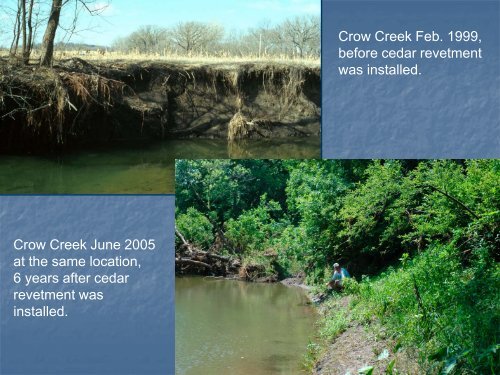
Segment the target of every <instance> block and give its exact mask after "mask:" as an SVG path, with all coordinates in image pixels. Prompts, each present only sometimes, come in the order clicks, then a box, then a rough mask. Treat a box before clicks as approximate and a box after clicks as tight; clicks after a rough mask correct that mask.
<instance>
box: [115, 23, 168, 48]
mask: <svg viewBox="0 0 500 375" xmlns="http://www.w3.org/2000/svg"><path fill="white" fill-rule="evenodd" d="M121 43H122V48H124V49H128V50H136V51H138V52H139V53H154V52H158V51H161V50H163V49H164V48H166V46H167V30H166V29H164V28H162V27H158V26H151V25H148V26H142V27H141V28H139V30H137V31H134V32H133V33H132V34H130V35H129V36H128V37H127V38H126V39H125V40H122V41H121Z"/></svg>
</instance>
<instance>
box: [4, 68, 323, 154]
mask: <svg viewBox="0 0 500 375" xmlns="http://www.w3.org/2000/svg"><path fill="white" fill-rule="evenodd" d="M233 118H234V121H232V124H233V125H234V127H235V128H233V129H232V130H233V131H232V133H231V134H232V135H234V134H236V138H263V137H264V138H273V137H304V136H310V135H317V134H319V121H320V72H319V67H305V66H295V65H277V64H274V65H266V64H262V63H259V64H250V63H248V64H234V63H233V64H230V65H220V64H219V65H181V64H175V65H173V64H167V63H158V62H154V63H153V62H144V63H135V64H132V63H126V62H112V63H111V62H109V63H106V64H94V65H92V64H90V63H88V62H85V61H83V60H80V59H75V58H74V59H70V60H66V61H63V62H60V63H59V64H58V65H56V66H55V67H54V69H43V68H38V67H32V66H28V67H15V66H9V65H8V64H7V63H6V62H5V61H0V121H1V122H0V152H4V153H5V152H46V151H50V150H61V149H62V150H64V149H70V148H73V147H79V146H81V147H86V146H91V145H96V144H109V143H113V142H119V141H123V140H127V141H130V140H137V141H142V142H144V141H149V140H157V139H162V138H186V137H204V138H227V137H228V128H229V123H230V122H231V119H233ZM236 120H237V121H236Z"/></svg>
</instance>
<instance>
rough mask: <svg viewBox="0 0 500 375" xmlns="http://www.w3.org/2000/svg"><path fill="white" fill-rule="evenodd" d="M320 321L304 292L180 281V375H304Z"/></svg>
mask: <svg viewBox="0 0 500 375" xmlns="http://www.w3.org/2000/svg"><path fill="white" fill-rule="evenodd" d="M315 318H316V316H315V312H314V309H313V308H312V307H311V306H309V305H307V299H306V296H305V295H304V292H303V291H302V290H300V289H298V288H293V287H286V286H284V285H281V284H260V283H246V282H241V281H229V280H223V279H207V278H201V277H181V278H176V284H175V319H176V322H175V329H176V333H175V338H176V341H175V346H176V358H175V359H176V374H178V375H190V374H193V375H194V374H214V375H215V374H238V375H247V374H248V375H250V374H252V375H255V374H262V375H266V374H291V375H293V374H303V373H304V371H303V369H302V362H303V359H304V358H303V356H304V354H305V353H306V347H307V344H308V342H309V340H310V339H313V338H314V333H313V332H314V320H315Z"/></svg>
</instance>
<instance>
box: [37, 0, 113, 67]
mask: <svg viewBox="0 0 500 375" xmlns="http://www.w3.org/2000/svg"><path fill="white" fill-rule="evenodd" d="M73 1H74V2H75V3H74V4H75V17H74V19H73V28H72V30H74V28H75V25H76V21H77V15H78V13H79V12H78V10H77V9H78V6H79V5H80V6H81V7H83V8H84V9H86V10H87V11H88V12H89V13H90V14H92V15H98V14H101V13H102V12H103V11H104V9H106V7H107V5H101V6H92V5H96V4H97V2H96V1H95V0H64V1H63V0H52V6H51V9H50V15H49V19H48V22H47V27H46V29H45V33H44V35H43V41H42V50H41V55H42V56H41V58H40V65H41V66H51V65H52V60H53V56H54V40H55V37H56V31H57V28H58V27H59V18H60V16H61V10H62V8H63V7H64V6H65V5H66V4H69V3H70V2H73Z"/></svg>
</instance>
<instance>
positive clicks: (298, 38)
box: [282, 16, 321, 57]
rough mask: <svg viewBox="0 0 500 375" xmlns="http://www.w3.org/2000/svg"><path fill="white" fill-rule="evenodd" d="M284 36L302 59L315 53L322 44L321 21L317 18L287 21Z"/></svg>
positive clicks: (300, 18) (283, 27)
mask: <svg viewBox="0 0 500 375" xmlns="http://www.w3.org/2000/svg"><path fill="white" fill-rule="evenodd" d="M282 29H283V35H284V37H285V39H286V40H287V41H288V42H289V43H290V44H291V45H292V46H293V48H294V49H295V51H296V52H297V53H298V55H299V56H300V57H304V56H305V55H306V54H309V53H311V52H315V50H317V49H319V44H320V38H321V37H320V33H321V30H320V20H319V17H316V16H304V17H296V18H294V19H292V20H286V21H285V22H284V23H283V25H282Z"/></svg>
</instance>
